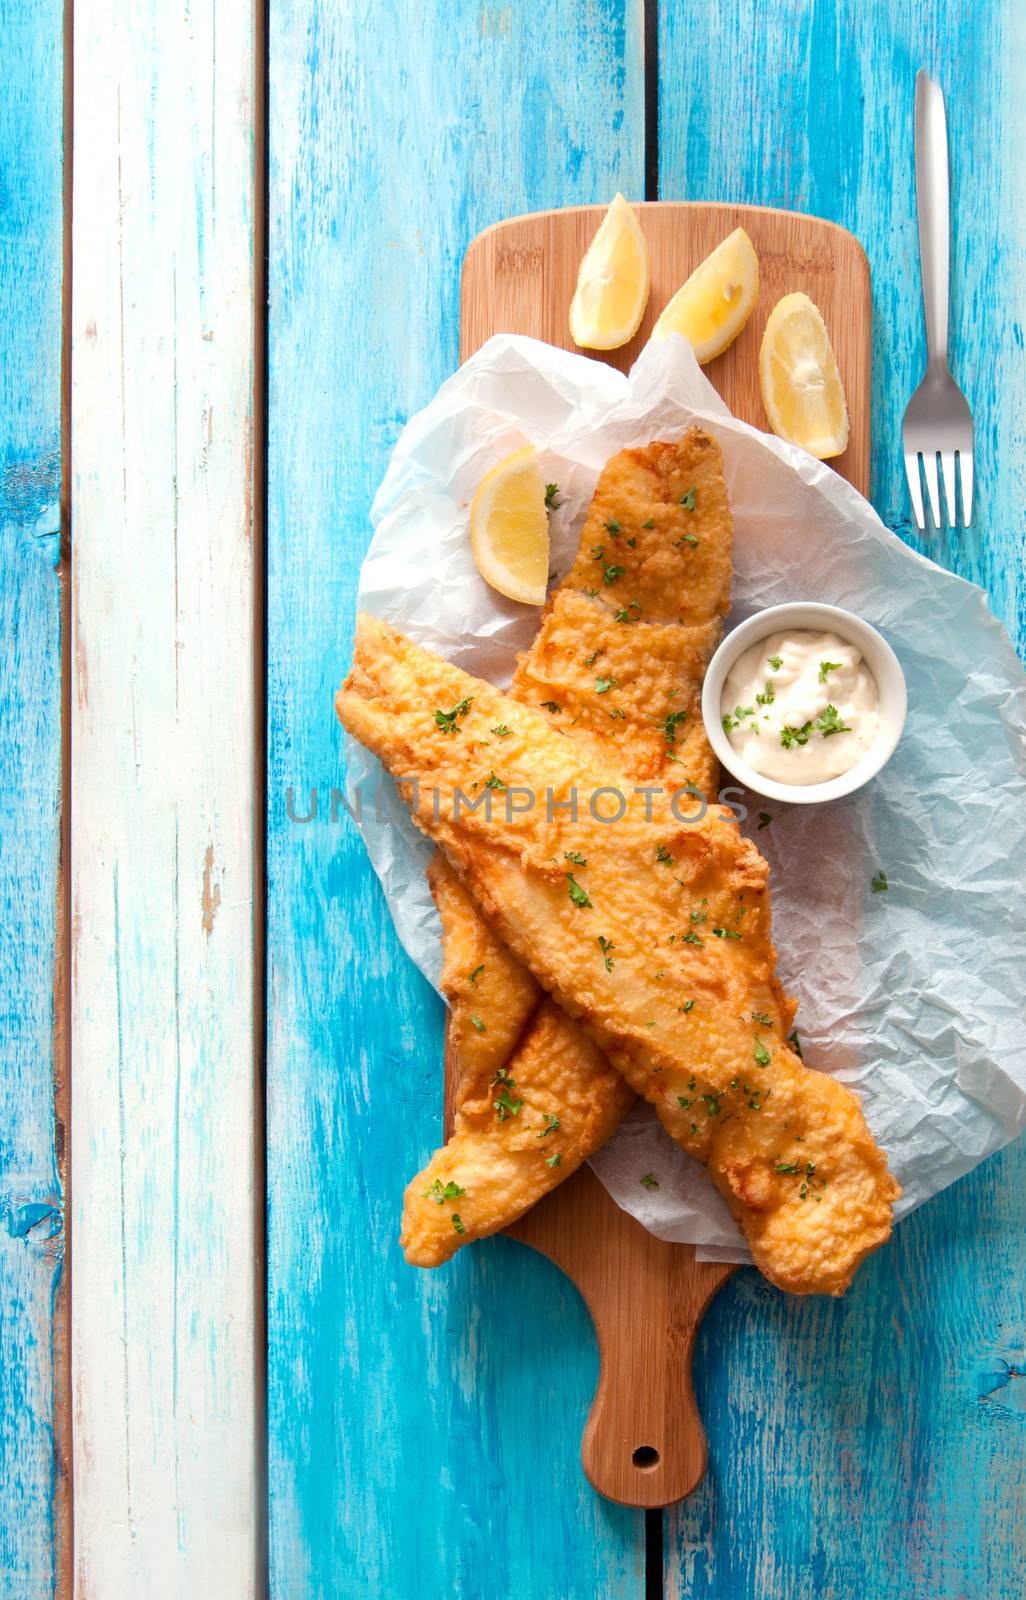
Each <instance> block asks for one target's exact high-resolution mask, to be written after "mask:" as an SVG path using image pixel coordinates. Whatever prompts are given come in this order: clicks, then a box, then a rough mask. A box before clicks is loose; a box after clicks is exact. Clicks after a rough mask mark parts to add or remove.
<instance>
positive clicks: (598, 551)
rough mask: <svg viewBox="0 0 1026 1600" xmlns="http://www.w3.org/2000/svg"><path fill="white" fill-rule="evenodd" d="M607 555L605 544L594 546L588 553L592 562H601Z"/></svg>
mask: <svg viewBox="0 0 1026 1600" xmlns="http://www.w3.org/2000/svg"><path fill="white" fill-rule="evenodd" d="M605 553H606V547H605V545H604V544H593V545H592V547H591V549H590V550H589V551H588V556H589V558H590V559H591V560H592V561H601V560H602V557H603V556H604V555H605Z"/></svg>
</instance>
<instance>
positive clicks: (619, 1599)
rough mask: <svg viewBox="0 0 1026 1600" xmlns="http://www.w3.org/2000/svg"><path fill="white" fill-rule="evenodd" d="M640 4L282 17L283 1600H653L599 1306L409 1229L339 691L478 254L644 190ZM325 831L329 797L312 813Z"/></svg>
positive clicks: (397, 1012) (276, 1437) (417, 1098)
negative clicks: (377, 549) (599, 1418)
mask: <svg viewBox="0 0 1026 1600" xmlns="http://www.w3.org/2000/svg"><path fill="white" fill-rule="evenodd" d="M640 44H641V34H640V8H639V7H637V6H636V5H633V4H632V5H631V7H630V8H629V9H628V11H627V13H626V15H625V9H624V7H623V5H622V3H620V0H595V3H593V4H591V5H589V6H588V7H587V8H583V7H580V6H577V5H575V4H573V3H572V0H539V3H538V4H537V5H535V6H533V7H531V8H527V7H521V6H509V5H499V4H493V3H491V0H486V3H484V4H481V3H477V0H475V3H470V0H456V3H449V4H443V3H441V0H430V3H428V4H423V3H421V4H416V5H414V4H413V3H412V0H400V3H398V4H396V5H395V6H392V7H389V8H388V9H387V11H386V10H385V9H384V8H383V7H382V6H381V4H380V3H378V0H375V3H369V0H360V3H357V4H355V5H352V6H349V7H340V6H337V5H334V4H330V3H328V0H275V3H273V4H272V7H271V81H270V125H271V187H270V197H271V213H270V244H271V256H270V419H269V421H270V428H269V439H270V458H269V507H268V518H269V526H268V655H269V663H268V669H269V707H270V712H269V714H270V728H269V741H270V751H269V772H268V801H269V813H270V814H269V842H268V871H269V880H268V890H269V922H268V977H269V991H268V1002H269V1040H268V1123H269V1127H268V1227H269V1241H268V1242H269V1278H270V1286H269V1344H270V1354H269V1380H268V1381H269V1392H268V1400H269V1434H270V1441H269V1448H270V1460H269V1476H270V1495H271V1499H270V1506H271V1590H272V1594H274V1595H275V1596H276V1597H280V1600H292V1597H293V1596H299V1595H302V1596H303V1597H304V1600H308V1597H309V1600H316V1597H320V1596H331V1597H333V1600H347V1597H349V1596H353V1597H355V1596H361V1597H362V1596H364V1595H368V1594H373V1595H394V1596H397V1597H401V1600H407V1597H409V1596H419V1595H424V1596H434V1595H442V1594H445V1595H458V1596H461V1597H464V1600H471V1597H473V1600H478V1597H480V1600H492V1597H494V1596H496V1595H511V1596H512V1595H516V1596H517V1600H555V1597H557V1596H563V1595H566V1594H568V1593H575V1594H576V1593H580V1594H601V1595H602V1596H603V1597H604V1600H640V1597H641V1595H642V1593H643V1587H644V1581H643V1580H644V1574H643V1567H644V1535H643V1519H642V1518H641V1516H640V1515H639V1514H637V1513H636V1512H628V1511H625V1510H622V1509H620V1508H618V1507H615V1506H611V1505H609V1504H607V1503H605V1502H603V1501H602V1500H600V1499H599V1497H597V1496H596V1495H595V1494H594V1493H593V1492H592V1490H591V1489H590V1488H589V1486H588V1485H587V1483H586V1482H585V1480H584V1479H583V1477H582V1474H581V1471H580V1464H579V1459H578V1450H579V1444H580V1435H581V1429H582V1427H583V1424H584V1419H585V1416H586V1414H587V1408H588V1405H589V1403H590V1400H591V1396H592V1394H593V1392H594V1386H595V1377H596V1368H597V1360H596V1354H595V1345H594V1338H593V1335H592V1332H591V1327H590V1321H589V1318H588V1314H587V1311H586V1310H585V1308H584V1306H583V1305H582V1304H581V1302H580V1300H579V1298H578V1296H577V1295H576V1294H575V1292H574V1291H573V1289H572V1288H571V1287H570V1285H569V1284H568V1283H567V1282H566V1280H565V1279H564V1278H563V1277H562V1275H561V1274H560V1273H559V1272H557V1271H556V1270H555V1268H553V1267H552V1266H551V1265H550V1264H548V1263H546V1262H545V1261H543V1260H542V1258H541V1257H540V1256H538V1255H537V1254H535V1253H534V1252H533V1251H529V1250H525V1249H523V1248H522V1247H521V1246H520V1245H517V1244H514V1243H512V1242H511V1241H509V1240H508V1239H495V1240H492V1241H489V1243H488V1244H487V1245H486V1246H484V1247H482V1248H481V1249H478V1250H474V1251H473V1252H471V1251H467V1252H465V1253H464V1254H463V1255H462V1256H461V1257H460V1258H458V1259H457V1260H455V1261H453V1262H452V1263H451V1264H450V1265H449V1266H447V1267H446V1268H445V1269H443V1270H442V1271H440V1272H437V1273H424V1272H416V1271H413V1270H411V1269H410V1268H408V1267H407V1266H406V1265H405V1263H404V1261H403V1259H402V1254H401V1251H400V1249H399V1244H398V1228H399V1212H400V1206H401V1198H402V1191H403V1187H404V1185H405V1184H406V1182H407V1181H408V1179H409V1177H410V1175H411V1173H413V1172H415V1171H417V1170H418V1169H419V1168H420V1166H422V1165H423V1163H424V1161H425V1159H426V1158H427V1156H428V1154H429V1152H430V1151H431V1149H432V1148H433V1147H434V1145H435V1144H436V1142H437V1136H438V1129H439V1124H440V1117H441V1104H442V1085H441V1071H440V1052H441V1041H442V1006H441V1003H440V1002H439V1001H438V1000H437V998H436V997H435V995H434V994H433V993H432V992H431V991H430V990H429V988H428V986H427V984H426V983H424V981H423V980H422V979H421V978H420V976H419V974H418V973H417V972H416V971H415V970H414V968H413V966H412V965H411V963H410V962H409V961H408V960H407V958H406V957H405V956H404V955H403V953H402V951H401V950H400V948H399V945H398V942H397V940H396V938H395V935H394V933H393V930H392V926H391V922H390V919H389V916H388V911H387V908H386V906H385V904H384V900H383V898H382V895H381V893H380V891H379V889H378V887H377V884H376V882H375V880H374V878H373V875H372V873H371V871H370V868H369V866H368V863H367V860H366V856H365V852H364V849H363V845H362V842H361V841H360V839H359V836H358V835H357V834H356V832H355V830H354V829H353V828H352V827H351V825H350V824H349V822H348V820H347V819H346V818H345V817H344V815H343V817H342V818H341V820H338V821H336V823H335V825H334V826H333V825H332V823H331V820H330V799H329V786H330V785H332V784H335V785H340V784H341V777H342V774H341V770H340V749H341V739H340V735H339V729H338V726H337V723H336V722H335V719H334V714H333V711H332V695H333V692H334V690H335V689H336V688H337V686H338V684H339V682H340V681H341V678H342V676H343V673H344V671H345V668H346V667H347V665H348V662H349V657H350V642H351V630H352V622H353V615H354V596H355V589H356V579H357V572H358V568H359V564H360V561H361V559H362V556H363V553H364V551H365V549H366V546H367V543H368V540H369V536H370V529H369V526H368V522H367V512H368V507H369V505H370V500H371V497H372V494H373V492H374V489H375V488H376V486H377V484H378V482H379V480H380V478H381V476H382V473H383V471H384V468H385V464H386V462H387V459H388V454H389V452H390V450H391V447H392V445H393V444H394V442H395V439H396V436H397V434H398V432H399V429H400V427H401V426H402V423H403V422H404V420H405V419H406V418H407V417H408V416H409V414H410V413H411V412H412V411H413V410H414V409H416V408H417V407H419V406H421V405H423V404H424V403H425V402H426V401H427V400H428V399H429V398H430V397H431V395H432V393H433V392H434V390H435V388H436V387H437V385H438V384H439V383H440V382H441V380H442V379H443V378H445V377H446V376H448V374H449V373H450V372H451V371H452V370H453V368H454V366H455V364H456V360H457V331H458V277H459V267H460V262H461V260H462V258H463V253H464V251H465V250H466V247H467V245H468V244H469V242H470V240H471V239H472V238H473V236H474V235H475V233H477V232H478V231H479V230H480V229H481V228H483V227H485V226H487V225H488V224H489V223H491V222H494V221H495V220H496V219H498V218H499V217H502V216H505V215H507V214H508V213H509V212H511V211H529V210H531V209H532V208H536V207H538V206H541V205H551V204H561V203H567V202H576V201H591V200H598V199H602V198H604V197H606V196H607V195H608V194H610V193H612V192H613V191H614V190H615V189H616V188H617V187H622V188H624V189H625V190H626V191H627V192H628V193H630V194H633V195H635V196H636V195H637V194H638V193H639V192H640V189H641V183H642V143H641V124H642V80H641V54H640ZM290 787H291V788H292V789H293V790H294V804H293V812H294V815H296V816H299V817H302V816H306V815H307V814H308V812H309V809H310V799H309V797H310V791H311V789H314V790H315V791H316V792H317V793H318V795H319V811H318V815H317V818H316V820H314V821H311V822H309V823H306V824H299V823H290V822H289V820H288V810H287V805H288V801H287V792H288V790H289V788H290Z"/></svg>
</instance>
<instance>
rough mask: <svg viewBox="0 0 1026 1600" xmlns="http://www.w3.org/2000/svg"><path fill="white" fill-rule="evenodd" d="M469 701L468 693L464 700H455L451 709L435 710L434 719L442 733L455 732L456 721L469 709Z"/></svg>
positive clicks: (470, 699)
mask: <svg viewBox="0 0 1026 1600" xmlns="http://www.w3.org/2000/svg"><path fill="white" fill-rule="evenodd" d="M471 703H472V697H471V696H470V695H468V696H467V698H466V699H465V700H457V702H456V704H455V705H454V706H453V708H452V710H451V711H436V712H435V721H436V723H437V724H438V726H439V727H440V728H441V730H442V732H443V733H455V732H456V724H457V722H458V721H459V719H460V718H461V717H465V716H466V714H467V712H468V711H469V710H470V707H471Z"/></svg>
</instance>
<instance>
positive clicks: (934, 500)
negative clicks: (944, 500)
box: [923, 450, 941, 528]
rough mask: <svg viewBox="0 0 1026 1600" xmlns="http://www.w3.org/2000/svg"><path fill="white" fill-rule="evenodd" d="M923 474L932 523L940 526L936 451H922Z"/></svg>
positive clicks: (936, 526) (937, 526)
mask: <svg viewBox="0 0 1026 1600" xmlns="http://www.w3.org/2000/svg"><path fill="white" fill-rule="evenodd" d="M923 476H924V477H925V478H926V492H927V494H928V495H929V497H930V510H931V511H932V513H933V525H934V527H935V528H939V527H940V526H941V514H940V483H939V481H938V479H937V452H936V451H935V450H931V451H930V453H929V454H928V455H927V453H926V452H925V451H924V452H923Z"/></svg>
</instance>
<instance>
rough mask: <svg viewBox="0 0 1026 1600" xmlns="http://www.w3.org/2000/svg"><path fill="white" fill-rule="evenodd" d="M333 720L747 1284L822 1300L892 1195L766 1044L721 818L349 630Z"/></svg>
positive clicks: (773, 1021) (545, 723)
mask: <svg viewBox="0 0 1026 1600" xmlns="http://www.w3.org/2000/svg"><path fill="white" fill-rule="evenodd" d="M637 587H638V589H639V592H641V593H643V592H644V590H643V587H642V584H641V582H640V581H639V582H638V585H637ZM624 625H625V626H631V624H627V623H625V624H624ZM634 625H636V624H634ZM453 706H460V707H462V708H463V709H462V711H461V714H460V716H459V717H457V718H455V719H452V720H451V721H450V722H449V723H448V727H449V728H450V729H451V731H447V730H446V728H445V727H442V726H440V724H439V720H438V718H437V717H436V712H437V711H438V710H440V709H442V710H446V709H448V708H451V707H453ZM336 708H337V710H338V714H339V717H340V718H341V720H342V722H343V724H344V725H345V727H346V728H347V729H348V730H349V732H350V733H352V734H353V736H354V737H355V738H357V739H358V740H360V742H361V743H362V744H364V745H366V746H367V747H368V748H369V749H370V750H372V751H374V753H375V754H376V755H378V756H379V758H380V759H381V760H382V761H383V762H384V764H385V765H386V766H387V767H388V769H389V770H390V771H391V772H392V773H393V775H394V776H396V778H397V780H398V781H399V785H400V789H401V791H402V792H403V794H404V795H405V796H406V798H407V799H408V802H409V803H410V805H411V810H412V813H413V816H414V820H415V821H416V822H417V824H418V826H420V827H421V828H422V829H423V830H424V832H425V833H427V834H429V835H430V836H431V837H432V838H433V839H435V840H436V842H437V843H438V844H439V845H440V846H441V847H442V848H443V849H444V851H445V853H446V856H447V858H448V859H449V861H450V863H451V864H452V865H453V866H454V867H455V868H456V870H457V871H458V873H459V874H460V877H461V879H462V881H463V883H464V884H465V886H466V887H467V888H468V889H469V891H470V892H471V894H472V895H473V896H474V898H475V900H477V902H478V903H479V905H480V906H481V907H482V908H483V909H484V911H485V912H486V914H487V915H488V917H489V918H490V919H491V920H492V922H493V925H494V926H495V928H496V930H497V931H498V932H499V933H500V934H501V936H502V938H503V940H504V941H505V943H506V944H507V945H508V946H509V947H510V949H511V950H512V951H513V953H514V955H515V956H517V957H518V958H519V960H520V961H521V962H522V963H523V964H524V965H526V966H527V967H529V969H530V971H531V972H532V973H533V975H534V977H535V978H536V979H537V980H538V982H539V983H540V984H541V985H542V987H543V988H544V989H545V990H547V991H548V992H549V993H550V994H551V995H552V996H553V998H554V999H556V1000H557V1001H558V1003H559V1004H560V1005H561V1006H562V1007H563V1009H564V1010H565V1011H567V1012H568V1013H569V1014H570V1015H571V1016H574V1017H577V1018H579V1019H580V1020H581V1021H582V1022H583V1023H584V1025H585V1027H586V1029H587V1031H588V1033H589V1035H590V1037H591V1038H592V1039H593V1040H594V1041H595V1043H596V1044H597V1045H598V1046H599V1047H600V1048H601V1049H602V1050H603V1051H604V1053H605V1055H606V1056H607V1057H608V1059H609V1060H610V1061H611V1062H612V1063H613V1065H614V1066H615V1067H616V1068H617V1069H618V1070H619V1071H620V1072H621V1073H622V1074H623V1076H624V1078H625V1079H626V1080H627V1082H628V1083H629V1084H630V1085H631V1087H632V1088H633V1089H635V1090H636V1091H637V1092H638V1093H639V1094H643V1095H644V1096H645V1097H646V1099H648V1100H650V1101H651V1103H652V1104H653V1105H654V1106H655V1108H656V1111H657V1113H658V1115H659V1117H660V1119H661V1120H662V1122H663V1124H664V1126H665V1127H666V1128H667V1130H668V1131H669V1133H670V1134H671V1136H672V1137H673V1138H674V1139H675V1140H676V1141H677V1143H678V1144H680V1145H681V1147H682V1148H683V1149H685V1150H686V1151H688V1152H689V1154H691V1155H693V1156H695V1157H696V1159H698V1160H699V1161H701V1162H702V1163H703V1164H704V1165H705V1166H706V1167H707V1169H708V1171H709V1173H710V1176H711V1177H712V1179H713V1182H714V1183H715V1184H716V1186H717V1188H718V1189H719V1190H720V1192H721V1194H723V1195H724V1197H725V1199H726V1200H727V1203H728V1205H729V1206H730V1209H731V1211H732V1214H733V1215H734V1217H735V1218H736V1220H737V1221H738V1223H739V1225H740V1227H741V1228H742V1230H743V1232H744V1234H745V1237H746V1239H747V1241H748V1244H749V1247H750V1249H751V1251H752V1255H753V1258H754V1259H755V1262H756V1264H757V1265H758V1266H759V1268H760V1269H761V1271H762V1272H763V1273H764V1274H765V1275H766V1277H768V1278H769V1279H770V1280H771V1281H772V1282H774V1283H776V1284H778V1285H779V1286H780V1287H781V1288H783V1289H787V1290H789V1291H791V1292H793V1293H813V1292H825V1293H832V1294H840V1293H842V1292H843V1290H844V1289H845V1288H846V1287H847V1285H848V1283H849V1282H850V1281H851V1277H852V1274H853V1273H854V1271H855V1270H856V1268H857V1266H858V1264H859V1262H860V1261H862V1260H863V1258H864V1257H865V1256H866V1255H867V1254H868V1253H869V1251H871V1250H872V1249H874V1248H875V1247H876V1246H877V1245H879V1244H881V1243H882V1242H883V1241H884V1240H885V1239H886V1238H887V1237H888V1235H889V1233H890V1228H891V1208H892V1203H893V1201H894V1199H895V1198H896V1196H897V1193H898V1189H897V1185H896V1184H895V1182H894V1180H893V1178H891V1176H890V1175H889V1174H888V1172H887V1164H886V1159H885V1157H884V1155H883V1153H882V1151H881V1150H880V1149H879V1148H878V1146H877V1145H876V1144H875V1142H874V1140H873V1138H872V1135H871V1134H870V1132H869V1129H868V1128H867V1126H866V1123H865V1120H864V1118H863V1116H862V1112H861V1108H860V1106H859V1103H858V1101H857V1099H856V1097H855V1096H854V1095H853V1094H852V1092H851V1091H850V1090H849V1089H847V1088H845V1087H844V1085H842V1084H841V1083H839V1082H837V1081H836V1080H835V1079H832V1078H829V1077H826V1076H825V1075H822V1074H820V1073H816V1072H812V1071H810V1070H809V1069H808V1068H806V1067H805V1066H804V1065H803V1064H802V1062H801V1061H800V1060H799V1059H798V1057H797V1056H796V1055H795V1054H794V1052H793V1051H792V1050H791V1049H790V1048H789V1047H788V1045H787V1043H786V1041H785V1039H784V1037H783V1035H784V1025H785V1022H786V1017H785V1016H784V1015H783V1013H782V1009H781V1006H780V1002H779V988H778V986H777V984H776V981H775V973H774V964H775V953H774V950H773V946H772V942H771V939H770V927H769V903H768V895H767V876H768V869H767V867H766V863H765V861H764V860H763V858H762V856H761V855H760V854H759V852H758V851H757V850H756V849H755V847H754V845H752V844H751V843H750V842H749V841H747V840H745V839H743V838H742V837H741V836H740V834H739V832H738V829H737V827H736V824H735V823H734V819H733V817H732V816H731V814H730V813H729V811H725V810H724V808H722V807H718V806H710V807H708V808H707V809H706V808H705V807H704V806H703V805H702V804H701V803H699V802H697V801H696V800H694V798H693V797H691V796H690V794H689V792H688V791H687V790H686V789H685V787H684V786H683V785H681V787H680V788H679V789H678V790H675V791H673V792H667V789H666V788H664V787H656V786H652V785H642V786H638V785H632V786H631V788H630V792H629V793H628V792H627V791H626V788H625V787H624V786H623V785H622V784H621V783H620V782H619V779H618V775H617V774H616V772H615V770H614V771H612V772H610V771H608V770H604V769H603V768H602V767H601V766H599V765H598V764H596V763H595V762H594V761H592V760H589V759H588V757H587V754H586V752H585V751H584V750H583V749H582V746H581V744H580V743H579V742H578V741H576V740H572V739H567V738H564V737H561V736H560V734H559V733H558V732H556V731H554V729H553V727H552V721H553V718H552V716H551V715H550V714H549V713H547V712H545V711H542V710H534V709H533V708H530V707H526V706H523V705H520V704H518V703H517V702H516V701H515V700H512V699H511V698H510V697H509V696H506V695H503V694H501V693H499V692H498V691H496V690H495V689H493V688H492V687H491V686H490V685H488V684H485V683H483V682H481V681H480V680H478V679H475V678H472V677H470V676H469V675H468V674H466V673H464V672H461V671H460V670H459V669H458V668H456V667H453V666H451V665H450V664H448V663H447V662H444V661H442V660H441V659H440V658H439V657H438V656H435V655H434V654H432V653H431V652H429V651H425V650H421V649H419V648H418V647H417V646H415V645H413V644H411V643H410V641H409V640H407V639H405V638H403V636H402V635H401V634H399V633H397V632H396V631H395V630H394V629H392V628H389V627H388V626H387V625H385V624H383V623H381V622H378V621H376V620H374V619H372V618H369V617H365V616H364V617H361V618H360V619H359V621H358V627H357V639H356V651H355V657H354V663H353V668H352V671H351V673H350V676H349V678H348V679H347V681H346V683H345V684H344V685H343V687H342V689H341V690H340V691H339V693H338V695H337V697H336ZM497 725H498V726H504V727H506V728H508V730H509V732H508V736H507V737H506V738H504V739H503V741H502V746H501V754H500V753H498V752H497V751H496V750H495V748H494V741H493V739H492V737H491V730H492V729H493V728H494V727H495V726H497ZM689 802H690V808H691V809H689ZM611 815H612V816H615V818H616V820H615V821H609V820H604V819H605V818H608V817H609V816H611ZM508 1120H509V1121H510V1122H512V1121H513V1118H512V1117H510V1118H509V1119H508ZM464 1187H466V1186H464Z"/></svg>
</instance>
